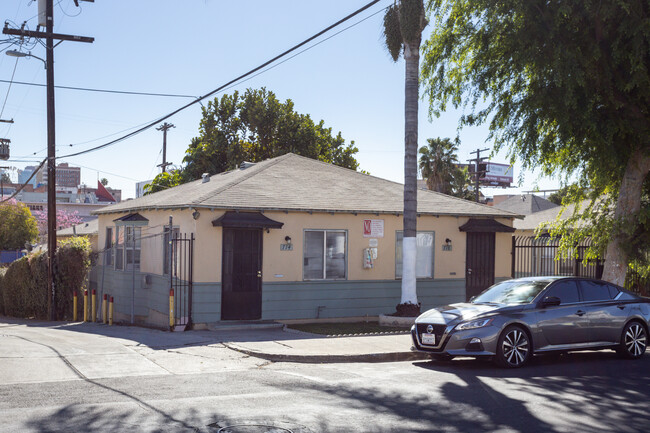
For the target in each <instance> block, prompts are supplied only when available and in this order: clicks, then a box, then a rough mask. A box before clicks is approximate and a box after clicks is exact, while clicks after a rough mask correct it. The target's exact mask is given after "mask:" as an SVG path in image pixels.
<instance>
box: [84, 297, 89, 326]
mask: <svg viewBox="0 0 650 433" xmlns="http://www.w3.org/2000/svg"><path fill="white" fill-rule="evenodd" d="M87 321H88V290H87V289H86V290H84V322H87Z"/></svg>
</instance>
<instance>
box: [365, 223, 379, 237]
mask: <svg viewBox="0 0 650 433" xmlns="http://www.w3.org/2000/svg"><path fill="white" fill-rule="evenodd" d="M363 237H364V238H383V237H384V220H363Z"/></svg>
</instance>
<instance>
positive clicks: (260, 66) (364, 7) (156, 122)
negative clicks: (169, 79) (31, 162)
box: [57, 0, 380, 159]
mask: <svg viewBox="0 0 650 433" xmlns="http://www.w3.org/2000/svg"><path fill="white" fill-rule="evenodd" d="M379 1H380V0H373V1H371V2H369V3H367V4H366V5H365V6H363V7H361V8H359V9H357V10H356V11H354V12H352V13H351V14H349V15H347V16H346V17H344V18H342V19H340V20H339V21H337V22H336V23H334V24H332V25H330V26H328V27H326V28H325V29H323V30H321V31H320V32H318V33H316V34H314V35H313V36H311V37H309V38H307V39H305V40H304V41H302V42H300V43H299V44H297V45H295V46H293V47H292V48H289V49H288V50H286V51H284V52H283V53H281V54H279V55H277V56H275V57H273V58H272V59H270V60H268V61H266V62H264V63H262V64H261V65H259V66H257V67H255V68H253V69H251V70H250V71H248V72H246V73H244V74H242V75H240V76H239V77H237V78H235V79H233V80H230V81H229V82H227V83H226V84H224V85H222V86H220V87H218V88H217V89H215V90H212V91H211V92H208V93H206V94H205V95H203V96H200V97H198V98H197V99H196V100H194V101H192V102H190V103H188V104H185V105H184V106H182V107H180V108H178V109H176V110H174V111H172V112H171V113H169V114H166V115H164V116H162V117H160V118H158V119H156V120H155V121H154V122H150V123H149V124H147V125H145V126H143V127H141V128H139V129H137V130H135V131H133V132H131V133H129V134H126V135H124V136H122V137H120V138H117V139H115V140H112V141H109V142H108V143H104V144H101V145H99V146H95V147H92V148H90V149H86V150H82V151H79V152H74V153H70V154H67V155H62V156H58V157H57V159H61V158H70V157H73V156H79V155H84V154H86V153H90V152H95V151H97V150H100V149H103V148H105V147H108V146H112V145H114V144H117V143H119V142H121V141H124V140H126V139H128V138H131V137H133V136H135V135H137V134H139V133H141V132H143V131H146V130H147V129H149V128H152V127H153V126H156V125H157V124H159V123H160V122H162V121H164V120H166V119H169V118H170V117H172V116H174V115H176V114H178V113H179V112H181V111H183V110H185V109H187V108H189V107H191V106H192V105H194V104H197V103H198V102H200V101H202V100H203V99H205V98H208V97H210V96H212V95H214V94H215V93H217V92H219V91H221V90H223V89H225V88H227V87H228V86H230V85H232V84H234V83H236V82H239V81H241V80H242V79H244V78H246V77H248V76H249V75H253V74H254V73H256V72H257V71H259V70H261V69H264V68H265V67H267V66H268V65H270V64H272V63H273V62H275V61H276V60H279V59H281V58H282V57H284V56H286V55H287V54H289V53H292V52H294V51H296V50H297V49H299V48H300V47H302V46H304V45H306V44H308V43H309V42H311V41H313V40H314V39H316V38H318V37H320V36H321V35H323V34H325V33H327V32H328V31H330V30H331V29H333V28H335V27H338V26H339V25H341V24H343V23H344V22H346V21H348V20H350V19H352V18H353V17H355V16H357V15H358V14H360V13H361V12H363V11H365V10H366V9H368V8H370V7H371V6H373V5H375V4H377V3H379Z"/></svg>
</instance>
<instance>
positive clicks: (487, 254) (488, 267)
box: [465, 232, 494, 301]
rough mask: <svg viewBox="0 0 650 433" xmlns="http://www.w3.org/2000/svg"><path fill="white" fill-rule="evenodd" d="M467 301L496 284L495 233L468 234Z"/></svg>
mask: <svg viewBox="0 0 650 433" xmlns="http://www.w3.org/2000/svg"><path fill="white" fill-rule="evenodd" d="M465 266H466V268H465V287H466V296H467V300H468V301H469V299H470V298H471V297H472V296H476V295H478V294H479V293H481V292H482V291H483V290H485V289H487V288H488V287H490V286H491V285H492V284H494V233H482V232H467V252H466V264H465Z"/></svg>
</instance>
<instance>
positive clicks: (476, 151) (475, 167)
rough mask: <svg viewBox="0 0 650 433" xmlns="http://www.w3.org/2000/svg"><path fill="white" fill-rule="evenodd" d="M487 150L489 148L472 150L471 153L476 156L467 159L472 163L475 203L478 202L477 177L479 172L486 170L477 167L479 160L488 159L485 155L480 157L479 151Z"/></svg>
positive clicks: (479, 174) (482, 172)
mask: <svg viewBox="0 0 650 433" xmlns="http://www.w3.org/2000/svg"><path fill="white" fill-rule="evenodd" d="M488 150H490V149H489V148H486V149H476V150H475V151H474V152H470V154H471V155H474V154H476V158H474V159H468V161H469V162H473V163H474V182H475V191H476V203H478V202H479V200H478V196H479V189H478V187H479V179H480V178H481V174H485V172H486V170H481V169H480V168H479V167H480V164H481V162H483V161H485V160H486V159H488V157H487V156H484V157H483V158H481V152H486V151H488Z"/></svg>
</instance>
